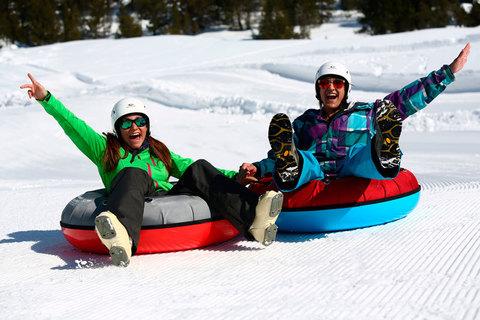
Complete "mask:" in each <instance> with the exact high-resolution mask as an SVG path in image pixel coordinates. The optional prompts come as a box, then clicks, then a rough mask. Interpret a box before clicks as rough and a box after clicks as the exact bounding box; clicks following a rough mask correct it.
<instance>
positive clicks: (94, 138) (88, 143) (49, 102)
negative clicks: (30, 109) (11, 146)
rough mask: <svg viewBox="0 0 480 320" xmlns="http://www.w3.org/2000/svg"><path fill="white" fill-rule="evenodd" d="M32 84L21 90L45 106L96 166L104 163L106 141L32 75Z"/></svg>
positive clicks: (29, 75) (25, 85) (27, 84)
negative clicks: (25, 90) (24, 90)
mask: <svg viewBox="0 0 480 320" xmlns="http://www.w3.org/2000/svg"><path fill="white" fill-rule="evenodd" d="M28 77H29V78H30V81H31V83H26V84H23V85H21V86H20V88H21V89H28V91H27V93H28V96H29V97H30V98H35V99H37V101H38V102H39V103H40V104H41V105H42V106H43V108H44V109H45V111H46V112H47V113H49V114H50V115H51V116H53V118H54V119H55V120H57V122H58V124H59V125H60V126H61V127H62V129H63V130H64V131H65V133H66V134H67V136H68V137H69V138H70V139H71V140H72V141H73V143H74V144H75V145H76V146H77V147H78V149H80V151H81V152H83V153H84V154H85V155H86V156H87V157H88V158H89V159H90V160H92V162H93V163H95V165H97V166H98V165H100V164H101V163H102V158H103V154H104V152H105V148H106V139H105V137H103V136H102V135H101V134H99V133H97V132H96V131H95V130H93V129H92V128H91V127H90V126H89V125H88V124H86V123H85V122H84V121H83V120H81V119H79V118H77V116H75V115H74V114H73V113H72V112H71V111H70V110H68V109H67V108H66V107H65V106H64V105H63V103H62V102H60V101H59V100H57V99H56V98H55V97H54V96H53V95H51V94H50V93H49V92H48V91H47V90H46V89H45V88H44V87H43V86H42V85H41V84H40V82H38V81H37V80H36V79H35V78H34V77H33V76H32V75H31V74H30V73H29V74H28Z"/></svg>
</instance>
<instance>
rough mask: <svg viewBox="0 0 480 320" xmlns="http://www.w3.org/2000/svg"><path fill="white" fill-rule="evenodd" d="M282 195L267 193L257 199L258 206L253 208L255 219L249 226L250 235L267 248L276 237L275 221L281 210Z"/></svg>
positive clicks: (272, 192)
mask: <svg viewBox="0 0 480 320" xmlns="http://www.w3.org/2000/svg"><path fill="white" fill-rule="evenodd" d="M282 204H283V194H282V193H281V192H276V191H267V192H266V193H264V194H262V195H261V196H260V198H259V199H258V204H257V206H256V208H255V219H254V220H253V223H252V225H251V226H250V229H249V231H250V233H251V234H252V236H253V237H254V238H255V240H257V241H258V242H260V243H261V244H263V245H264V246H268V245H270V244H272V242H274V241H275V238H276V236H277V226H276V225H275V221H277V218H278V215H279V214H280V211H281V210H282Z"/></svg>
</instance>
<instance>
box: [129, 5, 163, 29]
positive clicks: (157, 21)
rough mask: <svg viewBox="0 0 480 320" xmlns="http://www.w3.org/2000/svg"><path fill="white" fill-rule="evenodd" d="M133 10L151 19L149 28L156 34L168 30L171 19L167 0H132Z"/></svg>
mask: <svg viewBox="0 0 480 320" xmlns="http://www.w3.org/2000/svg"><path fill="white" fill-rule="evenodd" d="M131 6H132V10H133V11H135V12H136V13H138V15H139V16H140V18H141V19H145V20H148V21H149V24H148V26H147V29H148V30H149V31H150V32H151V33H152V34H154V35H157V34H162V33H165V32H166V29H167V28H168V24H169V19H168V13H167V1H166V0H132V2H131Z"/></svg>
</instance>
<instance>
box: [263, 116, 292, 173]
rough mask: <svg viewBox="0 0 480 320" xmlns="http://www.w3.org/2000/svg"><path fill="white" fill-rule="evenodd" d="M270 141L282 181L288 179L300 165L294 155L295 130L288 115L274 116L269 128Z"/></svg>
mask: <svg viewBox="0 0 480 320" xmlns="http://www.w3.org/2000/svg"><path fill="white" fill-rule="evenodd" d="M268 140H269V142H270V146H271V147H272V151H273V153H274V154H275V167H276V171H277V172H278V175H279V176H280V177H281V179H282V180H283V179H285V180H291V179H290V178H287V176H288V175H290V174H291V173H290V171H291V170H292V168H297V166H298V163H297V160H296V159H295V156H294V155H293V152H294V151H293V129H292V124H291V122H290V119H289V118H288V116H287V115H286V114H283V113H279V114H276V115H274V116H273V118H272V121H270V126H269V127H268Z"/></svg>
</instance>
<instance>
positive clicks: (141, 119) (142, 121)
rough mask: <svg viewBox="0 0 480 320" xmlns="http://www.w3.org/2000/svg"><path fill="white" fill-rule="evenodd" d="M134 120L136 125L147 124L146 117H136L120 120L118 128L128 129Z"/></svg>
mask: <svg viewBox="0 0 480 320" xmlns="http://www.w3.org/2000/svg"><path fill="white" fill-rule="evenodd" d="M134 122H135V124H136V125H137V127H139V128H140V127H145V126H146V125H147V119H145V118H144V117H138V118H136V119H133V120H131V119H123V120H122V121H121V122H120V128H122V129H123V130H127V129H130V128H131V127H132V125H133V123H134Z"/></svg>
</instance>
